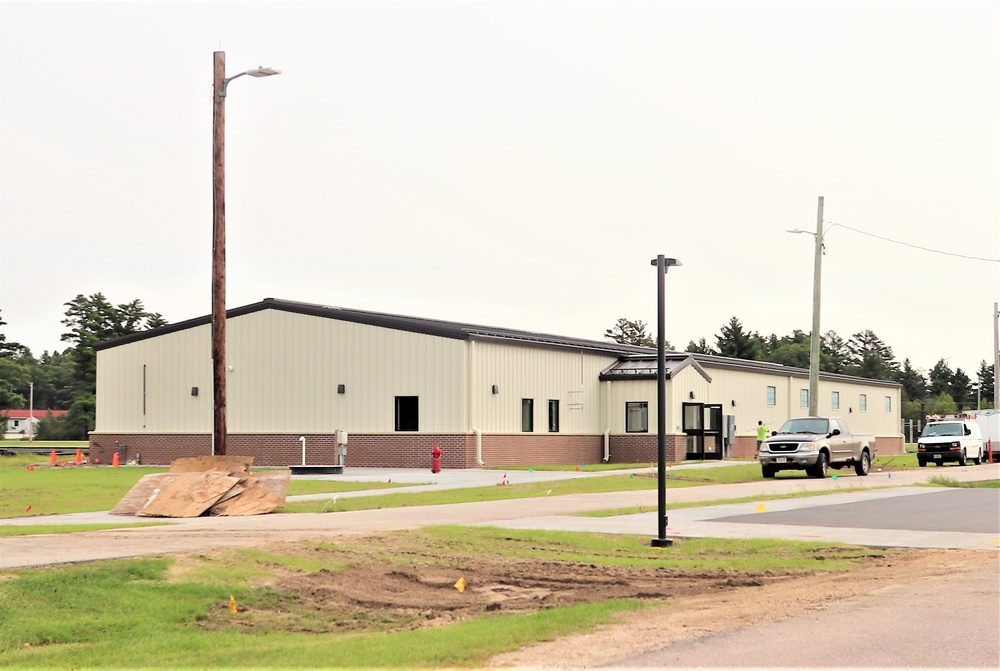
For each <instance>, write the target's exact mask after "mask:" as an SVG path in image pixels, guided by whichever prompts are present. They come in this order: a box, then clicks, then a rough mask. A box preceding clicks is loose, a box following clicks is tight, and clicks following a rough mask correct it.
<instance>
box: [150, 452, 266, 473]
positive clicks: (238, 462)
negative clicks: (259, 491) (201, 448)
mask: <svg viewBox="0 0 1000 671" xmlns="http://www.w3.org/2000/svg"><path fill="white" fill-rule="evenodd" d="M251 466H253V457H240V456H236V455H229V454H222V455H206V456H202V457H183V458H181V459H174V460H173V461H172V462H170V471H169V472H170V473H202V472H204V471H225V472H227V473H231V472H238V473H242V474H243V475H249V473H250V467H251Z"/></svg>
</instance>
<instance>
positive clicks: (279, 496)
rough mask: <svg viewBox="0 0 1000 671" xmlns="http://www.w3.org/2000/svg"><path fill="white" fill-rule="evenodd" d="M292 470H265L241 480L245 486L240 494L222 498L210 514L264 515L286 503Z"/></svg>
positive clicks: (231, 515) (210, 510)
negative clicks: (243, 480)
mask: <svg viewBox="0 0 1000 671" xmlns="http://www.w3.org/2000/svg"><path fill="white" fill-rule="evenodd" d="M291 475H292V473H291V471H265V472H263V473H258V474H257V475H252V476H250V477H249V478H247V479H246V481H245V482H241V483H240V485H241V486H244V487H245V488H244V489H243V491H241V492H240V493H239V494H238V495H236V496H233V497H229V496H228V495H227V496H226V497H225V498H224V500H220V501H219V502H218V503H216V504H215V505H213V506H212V507H211V508H210V509H209V511H208V514H209V515H221V516H230V517H233V516H244V515H264V514H266V513H270V512H273V511H274V510H275V509H277V508H280V507H281V506H283V505H285V495H286V493H287V492H288V481H289V479H290V478H291Z"/></svg>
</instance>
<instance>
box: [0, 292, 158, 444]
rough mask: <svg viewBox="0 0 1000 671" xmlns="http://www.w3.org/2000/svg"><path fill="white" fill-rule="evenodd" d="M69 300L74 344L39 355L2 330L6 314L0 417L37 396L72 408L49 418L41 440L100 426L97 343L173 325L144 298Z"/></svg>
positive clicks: (69, 334)
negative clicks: (96, 422)
mask: <svg viewBox="0 0 1000 671" xmlns="http://www.w3.org/2000/svg"><path fill="white" fill-rule="evenodd" d="M64 305H65V306H66V312H65V317H64V318H63V320H62V324H63V326H65V327H66V332H65V333H63V334H62V336H61V338H60V339H61V340H62V341H63V342H66V343H69V346H68V347H67V348H66V349H65V350H63V351H62V352H59V351H55V352H52V353H49V352H48V351H46V352H43V353H42V355H41V356H40V357H38V358H35V356H34V355H33V354H32V352H31V350H30V349H29V348H27V347H25V346H24V345H21V344H20V343H16V342H11V341H8V340H7V335H6V333H4V331H3V330H2V328H3V327H4V326H6V325H7V323H6V322H5V321H4V320H3V316H2V313H0V418H3V417H4V416H5V415H6V412H4V411H5V410H8V409H20V408H27V407H29V404H30V403H31V401H32V400H33V401H34V403H33V405H34V407H35V409H38V410H69V412H68V413H66V414H65V415H62V416H60V417H51V416H47V417H45V418H43V419H42V420H41V421H40V422H39V425H38V431H37V433H36V434H35V435H36V437H37V438H38V439H39V440H86V438H87V432H88V431H92V430H93V429H94V418H95V413H96V395H97V353H96V352H95V351H94V346H95V345H97V344H98V343H100V342H104V341H105V340H112V339H114V338H120V337H122V336H127V335H130V334H132V333H137V332H139V331H145V330H147V329H152V328H156V327H158V326H164V325H166V324H167V321H166V320H165V319H163V316H162V315H160V314H159V313H156V312H148V311H147V310H146V308H145V307H144V306H143V304H142V301H140V300H134V301H131V302H130V303H121V304H119V305H113V304H112V303H111V302H110V301H108V299H107V298H105V296H104V294H102V293H96V294H91V295H90V296H84V295H82V294H80V295H78V296H77V297H76V298H74V299H73V300H71V301H69V302H67V303H64ZM2 421H3V424H4V425H6V420H5V419H3V420H2Z"/></svg>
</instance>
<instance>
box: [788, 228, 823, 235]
mask: <svg viewBox="0 0 1000 671" xmlns="http://www.w3.org/2000/svg"><path fill="white" fill-rule="evenodd" d="M785 233H808V234H809V235H816V234H815V233H813V232H812V231H802V230H799V229H797V228H796V229H795V230H792V229H790V228H786V229H785Z"/></svg>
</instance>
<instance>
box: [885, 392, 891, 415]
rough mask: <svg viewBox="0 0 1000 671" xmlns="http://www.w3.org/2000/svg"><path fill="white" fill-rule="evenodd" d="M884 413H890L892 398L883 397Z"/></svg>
mask: <svg viewBox="0 0 1000 671" xmlns="http://www.w3.org/2000/svg"><path fill="white" fill-rule="evenodd" d="M885 411H886V412H892V396H886V397H885Z"/></svg>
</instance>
